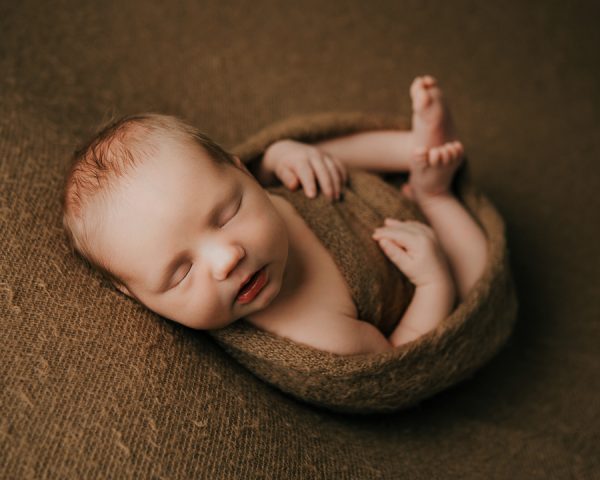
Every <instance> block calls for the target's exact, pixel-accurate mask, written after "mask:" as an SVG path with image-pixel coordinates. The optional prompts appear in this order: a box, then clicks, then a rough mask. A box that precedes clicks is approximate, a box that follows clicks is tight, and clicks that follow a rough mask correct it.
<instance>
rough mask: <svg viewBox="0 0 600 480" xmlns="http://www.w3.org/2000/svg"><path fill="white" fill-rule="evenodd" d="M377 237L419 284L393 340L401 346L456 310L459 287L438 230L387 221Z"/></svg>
mask: <svg viewBox="0 0 600 480" xmlns="http://www.w3.org/2000/svg"><path fill="white" fill-rule="evenodd" d="M385 224H386V226H385V227H381V228H378V229H377V230H375V233H374V234H373V238H374V239H375V240H377V241H378V242H379V244H380V246H381V248H382V250H383V251H384V253H385V254H386V255H387V256H388V257H389V258H390V260H391V261H392V262H394V264H395V265H396V266H397V267H398V268H399V269H400V270H401V271H402V272H404V274H405V275H406V276H407V277H408V279H409V280H410V281H411V282H412V283H413V284H414V285H415V287H416V289H415V294H414V296H413V298H412V300H411V302H410V304H409V306H408V309H407V310H406V312H405V313H404V316H403V317H402V318H401V319H400V322H399V324H398V326H397V327H396V329H395V330H394V331H393V332H392V334H391V335H390V337H389V341H390V343H391V344H392V345H393V346H394V347H397V346H399V345H402V344H404V343H407V342H410V341H412V340H415V339H416V338H418V337H420V336H421V335H423V334H425V333H427V332H429V331H430V330H433V329H434V328H435V327H436V326H437V325H438V324H439V323H440V322H441V321H442V320H444V318H446V317H447V316H448V315H449V314H450V313H451V312H452V310H453V308H454V302H455V299H456V288H455V285H454V282H453V280H452V275H451V273H450V269H449V267H448V263H447V261H446V258H445V256H444V253H443V251H442V249H441V246H440V245H439V242H438V240H437V238H436V236H435V233H434V231H433V230H432V229H431V227H429V226H428V225H425V224H424V223H420V222H415V221H407V222H400V221H398V220H393V219H387V220H386V222H385Z"/></svg>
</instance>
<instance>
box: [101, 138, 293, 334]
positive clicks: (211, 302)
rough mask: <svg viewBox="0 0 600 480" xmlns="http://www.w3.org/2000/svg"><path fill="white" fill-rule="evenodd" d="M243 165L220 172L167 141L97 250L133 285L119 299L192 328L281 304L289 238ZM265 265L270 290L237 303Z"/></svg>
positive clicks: (123, 191)
mask: <svg viewBox="0 0 600 480" xmlns="http://www.w3.org/2000/svg"><path fill="white" fill-rule="evenodd" d="M155 160H156V161H155ZM236 161H237V166H233V165H231V166H222V167H219V166H217V165H215V164H214V163H213V162H212V161H210V159H209V158H208V156H207V154H206V153H205V152H203V151H202V150H201V149H200V148H199V147H196V146H184V145H178V144H176V143H175V142H173V141H171V140H163V141H161V144H160V149H159V152H158V154H157V155H156V156H155V157H154V158H153V159H152V160H151V161H146V162H145V163H144V164H143V165H140V166H139V167H136V169H135V171H134V172H133V173H132V177H131V180H127V181H126V183H125V184H121V185H119V187H118V188H117V191H116V194H115V195H114V196H113V197H111V200H110V202H111V204H110V207H109V208H106V207H104V208H105V210H108V212H106V217H105V218H103V220H102V221H101V224H102V225H103V229H102V231H101V232H99V234H98V237H97V238H96V239H97V241H98V242H97V243H96V245H97V248H98V252H99V254H100V256H101V258H103V259H104V260H105V261H106V263H107V264H108V266H109V267H110V268H111V269H112V270H113V271H114V272H115V273H117V274H118V275H119V276H120V278H123V279H124V281H125V282H126V284H127V287H124V288H120V290H121V291H123V292H124V293H126V294H127V295H130V296H132V297H134V298H136V299H137V300H139V301H140V302H141V303H142V304H144V305H146V306H147V307H148V308H149V309H150V310H153V311H154V312H156V313H158V314H160V315H162V316H163V317H166V318H168V319H171V320H173V321H176V322H179V323H181V324H183V325H186V326H188V327H191V328H195V329H214V328H222V327H225V326H227V325H229V324H230V323H232V322H234V321H235V320H238V319H239V318H241V317H245V316H247V315H250V314H252V313H254V312H257V311H259V310H262V309H263V308H265V307H266V306H268V305H269V304H270V303H271V302H272V301H273V300H274V298H275V297H276V296H277V294H278V293H279V291H280V289H281V286H282V283H283V274H284V271H285V267H286V262H287V258H288V245H289V244H288V231H287V228H286V224H285V222H284V221H283V218H282V217H281V215H280V213H279V210H278V209H277V208H276V207H275V206H274V203H272V201H271V199H270V195H269V194H268V192H267V191H265V190H264V189H263V188H262V187H261V186H260V184H259V183H258V182H257V181H256V180H255V179H254V177H253V176H252V175H251V174H250V173H249V172H248V170H246V168H245V166H244V165H243V164H242V163H241V162H239V160H238V159H237V158H236ZM97 213H99V214H102V213H103V212H97ZM262 267H265V271H266V275H267V283H266V285H265V286H264V288H263V289H262V290H261V291H260V293H259V294H258V296H256V297H255V298H254V299H253V300H252V301H250V302H249V303H240V302H239V301H238V300H237V299H236V297H237V295H238V292H239V290H240V287H241V285H242V282H243V281H244V280H245V279H246V278H247V277H248V276H249V275H252V274H253V273H254V272H256V271H257V270H259V269H261V268H262Z"/></svg>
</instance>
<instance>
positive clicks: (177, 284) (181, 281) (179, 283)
mask: <svg viewBox="0 0 600 480" xmlns="http://www.w3.org/2000/svg"><path fill="white" fill-rule="evenodd" d="M193 266H194V264H193V263H192V264H191V265H190V268H189V269H188V271H187V272H186V274H185V275H184V276H183V277H182V278H181V280H179V281H178V282H177V283H176V284H175V285H173V288H175V287H178V286H179V285H181V284H182V283H183V281H184V280H185V279H186V278H187V276H188V275H189V274H190V272H191V270H192V267H193Z"/></svg>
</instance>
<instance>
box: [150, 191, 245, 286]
mask: <svg viewBox="0 0 600 480" xmlns="http://www.w3.org/2000/svg"><path fill="white" fill-rule="evenodd" d="M241 191H242V187H241V186H240V185H236V186H235V187H234V188H230V189H229V192H227V193H226V194H225V195H223V196H222V197H221V198H220V199H219V200H217V201H216V202H215V203H214V204H213V206H212V207H211V208H210V210H209V211H208V214H207V215H206V216H203V218H204V222H202V225H203V226H205V225H206V224H207V223H208V224H209V225H211V224H212V223H213V222H214V221H215V219H216V218H217V216H218V215H219V214H220V213H221V212H222V211H223V210H224V209H225V208H227V206H229V204H230V203H231V202H233V201H235V200H236V199H237V198H238V196H239V195H240V193H241ZM187 255H188V252H187V250H182V251H180V252H178V253H177V254H176V255H174V256H173V257H172V258H171V260H169V261H168V262H167V264H166V267H164V268H162V269H161V270H159V272H160V276H159V277H158V278H159V281H158V283H157V284H156V285H157V287H156V289H155V290H156V292H157V293H160V292H163V291H165V290H166V289H167V287H168V286H169V282H170V280H171V277H172V276H173V274H174V273H175V269H176V268H177V266H178V265H179V263H180V262H181V261H182V260H183V259H185V257H187Z"/></svg>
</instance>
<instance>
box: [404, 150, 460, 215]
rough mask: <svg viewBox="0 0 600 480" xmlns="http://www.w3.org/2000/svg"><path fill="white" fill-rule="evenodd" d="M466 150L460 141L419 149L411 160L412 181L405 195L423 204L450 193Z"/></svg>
mask: <svg viewBox="0 0 600 480" xmlns="http://www.w3.org/2000/svg"><path fill="white" fill-rule="evenodd" d="M463 153H464V149H463V146H462V143H460V142H459V141H455V142H448V143H445V144H444V145H441V146H439V147H434V148H430V149H427V148H424V147H418V148H416V149H415V152H414V155H413V157H412V158H411V165H410V181H409V183H408V184H405V186H404V187H403V193H404V194H405V195H406V196H408V197H409V198H411V199H412V200H415V201H416V202H419V203H420V202H423V201H426V200H428V199H430V198H432V197H435V196H437V195H440V194H443V193H447V192H449V191H450V185H451V184H452V179H453V178H454V173H455V172H456V169H457V168H458V167H459V166H460V164H461V163H462V160H463Z"/></svg>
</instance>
